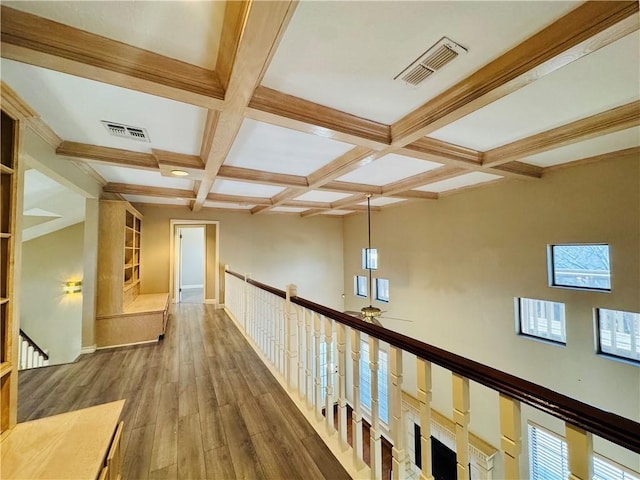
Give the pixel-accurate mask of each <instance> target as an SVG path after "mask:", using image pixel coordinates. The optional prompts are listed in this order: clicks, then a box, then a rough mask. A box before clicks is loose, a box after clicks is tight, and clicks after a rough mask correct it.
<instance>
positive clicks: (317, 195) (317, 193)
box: [295, 190, 352, 203]
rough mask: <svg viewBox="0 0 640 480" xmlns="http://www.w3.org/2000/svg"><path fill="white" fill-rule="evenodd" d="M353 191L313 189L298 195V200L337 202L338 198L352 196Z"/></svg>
mask: <svg viewBox="0 0 640 480" xmlns="http://www.w3.org/2000/svg"><path fill="white" fill-rule="evenodd" d="M351 195H352V194H351V193H339V192H327V191H324V190H312V191H310V192H307V193H303V194H302V195H300V196H299V197H296V198H295V199H296V200H301V201H305V202H328V203H331V202H337V201H338V200H342V199H343V198H347V197H350V196H351Z"/></svg>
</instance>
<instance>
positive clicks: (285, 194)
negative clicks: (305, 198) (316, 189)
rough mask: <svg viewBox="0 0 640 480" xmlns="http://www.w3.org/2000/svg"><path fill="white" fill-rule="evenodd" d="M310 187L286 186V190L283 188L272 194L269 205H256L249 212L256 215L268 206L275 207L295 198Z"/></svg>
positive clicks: (267, 208)
mask: <svg viewBox="0 0 640 480" xmlns="http://www.w3.org/2000/svg"><path fill="white" fill-rule="evenodd" d="M309 190H310V189H308V188H287V189H286V190H283V191H282V192H280V193H278V194H277V195H274V196H273V197H271V205H270V206H266V205H258V206H256V207H254V208H252V209H251V213H252V214H254V215H256V214H258V213H262V212H264V211H267V210H269V208H270V207H277V206H278V205H282V204H283V203H285V202H287V201H288V200H291V199H292V198H295V197H297V196H299V195H302V194H303V193H304V192H307V191H309Z"/></svg>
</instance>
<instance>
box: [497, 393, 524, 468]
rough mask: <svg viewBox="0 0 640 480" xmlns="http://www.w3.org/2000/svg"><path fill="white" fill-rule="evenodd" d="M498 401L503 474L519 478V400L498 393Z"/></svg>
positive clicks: (520, 434) (520, 440) (520, 445)
mask: <svg viewBox="0 0 640 480" xmlns="http://www.w3.org/2000/svg"><path fill="white" fill-rule="evenodd" d="M499 402H500V433H501V439H500V443H501V445H500V446H501V448H502V451H503V453H504V476H505V478H519V477H520V452H521V451H522V438H521V436H522V433H521V418H520V402H519V401H518V400H514V399H512V398H509V397H507V396H505V395H503V394H500V397H499Z"/></svg>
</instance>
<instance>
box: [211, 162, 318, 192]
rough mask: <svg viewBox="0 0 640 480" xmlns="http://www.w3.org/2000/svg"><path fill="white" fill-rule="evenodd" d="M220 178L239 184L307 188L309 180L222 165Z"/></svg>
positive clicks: (219, 171)
mask: <svg viewBox="0 0 640 480" xmlns="http://www.w3.org/2000/svg"><path fill="white" fill-rule="evenodd" d="M218 178H224V179H228V180H237V181H239V182H249V183H261V184H266V185H280V186H282V187H307V186H308V183H307V178H306V177H303V176H299V175H288V174H285V173H273V172H265V171H262V170H253V169H251V168H240V167H232V166H229V165H222V166H221V167H220V170H218Z"/></svg>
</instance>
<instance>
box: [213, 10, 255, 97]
mask: <svg viewBox="0 0 640 480" xmlns="http://www.w3.org/2000/svg"><path fill="white" fill-rule="evenodd" d="M250 4H251V2H248V1H241V2H237V1H235V2H226V4H225V7H224V19H223V21H222V32H221V33H220V46H219V47H218V58H217V59H216V72H218V76H219V78H220V83H221V84H222V87H223V88H224V89H225V90H226V89H227V87H228V86H229V79H230V78H231V72H232V71H233V65H234V63H235V59H236V54H237V53H238V46H239V45H240V38H242V30H243V28H244V24H245V22H246V20H247V13H248V12H249V5H250Z"/></svg>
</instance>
